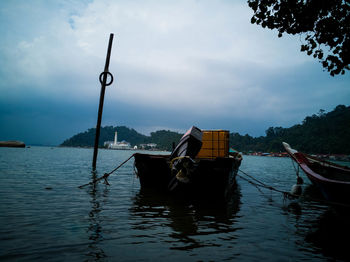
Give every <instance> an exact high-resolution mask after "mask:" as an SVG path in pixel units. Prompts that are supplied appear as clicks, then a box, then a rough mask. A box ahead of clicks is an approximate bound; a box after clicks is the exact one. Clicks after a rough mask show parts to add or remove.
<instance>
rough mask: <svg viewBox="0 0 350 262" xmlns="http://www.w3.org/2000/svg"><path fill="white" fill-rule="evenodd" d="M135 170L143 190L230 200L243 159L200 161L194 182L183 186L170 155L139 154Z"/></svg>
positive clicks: (195, 164) (194, 169)
mask: <svg viewBox="0 0 350 262" xmlns="http://www.w3.org/2000/svg"><path fill="white" fill-rule="evenodd" d="M134 157H135V167H136V170H137V175H138V177H139V180H140V185H141V188H153V189H156V190H159V191H163V192H167V193H170V194H176V195H178V196H181V197H186V198H195V199H206V200H208V199H212V200H214V199H215V200H216V199H222V198H227V197H228V196H229V194H230V193H231V192H232V188H233V187H234V185H235V183H236V175H237V171H238V168H239V166H240V163H241V158H234V157H226V158H216V159H196V160H195V163H194V166H193V168H192V172H191V174H190V181H189V182H188V183H183V182H181V181H179V180H178V179H177V178H176V174H173V173H172V171H171V168H170V156H167V155H165V156H164V155H151V154H140V153H136V154H135V155H134Z"/></svg>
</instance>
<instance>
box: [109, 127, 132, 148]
mask: <svg viewBox="0 0 350 262" xmlns="http://www.w3.org/2000/svg"><path fill="white" fill-rule="evenodd" d="M104 146H105V147H107V148H109V149H119V150H129V149H131V145H130V143H129V142H126V141H124V140H123V141H121V142H118V133H117V131H116V132H115V135H114V141H106V142H104Z"/></svg>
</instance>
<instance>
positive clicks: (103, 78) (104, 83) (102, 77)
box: [92, 34, 114, 172]
mask: <svg viewBox="0 0 350 262" xmlns="http://www.w3.org/2000/svg"><path fill="white" fill-rule="evenodd" d="M113 36H114V35H113V34H110V35H109V43H108V50H107V57H106V64H105V69H104V71H103V72H102V73H101V74H100V77H99V80H100V83H101V93H100V104H99V106H98V116H97V124H96V136H95V146H94V157H93V159H92V171H93V172H95V171H96V161H97V152H98V140H99V138H100V129H101V119H102V111H103V102H104V97H105V90H106V86H109V85H111V84H112V82H113V75H112V74H111V73H110V72H108V67H109V60H110V57H111V51H112V42H113ZM108 76H110V78H111V80H110V82H108V83H107V77H108Z"/></svg>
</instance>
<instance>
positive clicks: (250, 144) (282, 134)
mask: <svg viewBox="0 0 350 262" xmlns="http://www.w3.org/2000/svg"><path fill="white" fill-rule="evenodd" d="M283 141H284V142H287V143H289V144H290V145H291V146H292V147H293V148H296V149H298V150H300V151H303V152H305V153H321V154H329V153H331V154H350V106H349V107H346V106H344V105H338V106H337V107H336V108H335V109H334V110H333V111H331V112H329V113H325V111H324V110H320V111H319V113H318V114H314V115H312V116H307V117H306V118H305V119H304V120H303V122H302V123H301V124H297V125H294V126H292V127H290V128H282V127H270V128H268V129H267V130H266V136H264V137H257V138H254V137H251V136H249V135H245V136H241V135H239V134H237V133H233V134H231V135H230V145H231V146H233V147H234V148H236V149H237V150H239V151H246V152H247V151H260V152H281V151H284V149H283V147H282V142H283Z"/></svg>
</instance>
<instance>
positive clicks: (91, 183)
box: [78, 154, 135, 188]
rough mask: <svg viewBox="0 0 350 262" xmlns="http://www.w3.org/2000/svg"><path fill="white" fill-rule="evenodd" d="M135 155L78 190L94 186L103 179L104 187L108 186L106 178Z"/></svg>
mask: <svg viewBox="0 0 350 262" xmlns="http://www.w3.org/2000/svg"><path fill="white" fill-rule="evenodd" d="M134 155H135V154H132V155H131V156H130V157H129V158H128V159H126V160H125V161H124V162H122V163H121V164H120V165H119V166H117V167H116V168H114V169H113V170H112V171H111V172H108V173H104V175H103V176H101V177H99V178H97V179H94V180H93V181H91V182H90V183H87V184H84V185H81V186H79V187H78V188H83V187H85V186H88V185H93V184H95V183H96V182H99V181H100V180H102V179H104V180H105V183H106V185H109V183H108V180H107V178H108V177H109V176H110V175H111V174H113V173H114V172H115V171H117V170H118V169H119V168H121V167H122V166H123V165H124V164H126V163H127V162H128V161H129V160H130V159H131V158H133V157H134Z"/></svg>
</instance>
